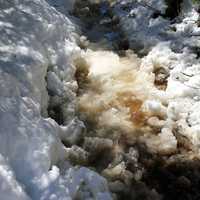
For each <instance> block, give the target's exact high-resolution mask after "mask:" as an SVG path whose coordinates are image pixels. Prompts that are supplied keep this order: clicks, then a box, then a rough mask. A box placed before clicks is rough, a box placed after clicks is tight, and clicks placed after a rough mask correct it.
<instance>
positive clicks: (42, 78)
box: [0, 0, 111, 200]
mask: <svg viewBox="0 0 200 200" xmlns="http://www.w3.org/2000/svg"><path fill="white" fill-rule="evenodd" d="M68 2H69V4H68ZM72 3H73V2H70V1H66V7H67V8H69V7H68V6H72V5H73V4H72ZM66 10H67V9H66ZM75 30H76V27H75V26H74V25H73V23H72V21H70V19H69V18H68V17H66V16H64V15H62V14H60V13H59V12H58V11H56V9H55V8H53V7H51V6H50V5H49V4H48V3H47V2H46V1H44V0H34V1H33V0H20V1H18V0H13V1H0V35H1V37H0V55H1V56H0V138H1V139H0V199H3V200H12V199H14V198H15V199H20V200H25V199H26V200H27V199H35V200H36V199H37V200H38V199H46V200H50V199H51V200H53V199H66V200H68V199H74V198H75V196H76V195H78V193H79V192H80V193H83V194H81V195H87V197H88V199H89V198H93V197H94V198H95V199H102V200H105V199H111V197H110V195H109V193H107V191H108V188H107V185H106V181H105V179H103V178H101V177H100V176H99V175H97V174H96V173H94V172H92V171H90V170H89V169H84V168H80V169H79V168H77V169H74V168H71V167H70V165H69V166H68V168H66V170H65V171H64V172H63V173H62V175H61V172H60V169H59V168H58V167H56V166H55V165H56V164H57V163H58V162H59V161H60V160H63V159H65V158H66V155H65V153H66V149H65V147H64V145H63V144H62V142H61V139H62V140H67V139H68V137H69V136H71V139H70V141H71V142H72V143H74V142H75V141H76V135H77V134H81V133H80V132H81V130H82V129H83V125H82V123H81V122H80V121H79V120H77V119H76V118H75V108H76V98H75V97H76V90H77V84H76V82H75V80H74V72H75V68H74V67H73V65H72V60H73V58H74V56H75V54H78V53H79V51H80V50H79V48H77V46H76V44H75V41H76V37H77V34H76V31H75ZM55 99H56V100H57V101H56V100H55ZM64 100H65V104H64V105H63V107H62V108H61V110H62V112H63V115H66V116H67V118H65V119H66V120H65V121H64V122H63V125H62V126H59V125H58V124H57V123H56V122H55V121H54V120H52V119H49V118H46V117H47V116H48V107H49V104H55V102H59V101H64ZM74 123H76V124H77V126H74ZM64 124H65V125H64ZM74 134H75V135H74ZM89 177H90V178H91V179H92V180H95V184H96V187H95V188H93V185H92V187H91V185H90V184H91V183H89V180H88V179H89ZM77 180H79V182H77ZM70 181H71V182H70ZM69 182H70V185H69ZM83 184H84V188H83V190H84V191H85V192H82V189H81V188H82V185H83ZM78 190H79V191H78Z"/></svg>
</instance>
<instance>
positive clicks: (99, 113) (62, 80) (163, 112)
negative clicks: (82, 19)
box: [0, 0, 200, 200]
mask: <svg viewBox="0 0 200 200" xmlns="http://www.w3.org/2000/svg"><path fill="white" fill-rule="evenodd" d="M140 2H142V1H140ZM74 3H75V2H74V1H73V0H71V1H62V0H58V1H56V2H55V1H53V0H46V1H45V0H12V1H1V0H0V35H1V37H0V138H1V139H0V199H2V200H13V199H17V200H29V199H32V200H38V199H41V200H71V199H75V198H79V199H87V200H90V199H91V200H92V199H97V200H110V199H112V197H111V194H110V192H109V189H108V184H107V181H106V179H105V178H103V177H102V176H100V175H99V174H98V173H96V172H94V171H92V170H90V169H89V168H86V167H83V166H76V167H75V166H72V164H74V163H73V162H77V161H78V162H79V163H78V164H80V165H82V162H87V160H88V152H86V151H85V150H84V149H82V148H81V147H79V146H77V144H78V143H79V141H80V140H81V139H82V138H83V137H85V131H86V127H85V125H84V123H83V122H82V121H80V119H79V118H78V117H77V113H76V112H77V107H78V106H79V111H80V112H81V113H80V115H81V117H82V119H87V120H89V121H92V122H95V125H96V130H95V131H94V132H95V133H94V134H96V135H94V136H95V138H93V139H91V138H85V143H84V145H85V146H86V147H87V146H90V144H91V146H93V147H94V148H96V149H98V148H99V149H100V148H101V147H102V148H103V147H105V148H112V146H113V144H114V143H113V141H112V139H113V138H112V136H113V137H116V134H121V133H122V132H123V133H125V134H127V135H128V136H129V139H136V138H137V139H139V140H140V141H142V142H145V143H146V145H147V147H148V149H149V151H151V152H153V153H158V154H161V155H163V154H164V155H168V154H169V155H170V154H174V153H176V151H177V148H178V142H179V141H178V138H177V134H178V135H181V136H184V137H185V138H187V141H188V144H190V145H191V149H192V151H193V152H195V153H197V154H199V145H200V114H199V110H200V64H199V58H198V57H197V54H196V52H195V51H194V47H198V45H199V38H198V37H197V36H196V35H198V34H199V33H200V29H199V27H198V26H197V25H196V23H194V20H198V13H197V12H196V10H195V7H193V5H191V4H190V3H189V1H188V0H184V4H183V6H184V13H183V14H184V15H183V16H181V20H179V21H175V22H174V23H173V27H175V28H176V30H175V31H172V30H171V28H172V27H171V26H172V24H170V21H169V19H166V18H163V17H161V16H160V17H157V18H152V14H153V13H154V11H153V10H151V9H147V8H145V7H144V6H141V4H136V3H134V2H130V1H128V0H123V1H119V2H118V3H117V4H116V5H115V7H114V13H115V15H118V16H119V17H120V25H121V28H122V29H123V31H124V34H125V35H126V37H127V38H128V40H129V42H130V45H131V48H133V49H135V50H136V52H139V53H142V54H143V55H144V54H146V56H144V57H143V58H139V57H138V56H137V55H136V53H134V52H132V51H127V52H126V56H124V57H120V56H119V55H117V54H115V53H113V52H111V51H92V50H86V51H83V50H81V49H80V48H79V47H78V46H77V44H76V42H77V41H78V40H79V39H80V38H79V35H78V33H79V32H80V30H79V27H77V26H76V25H75V24H76V22H75V21H74V20H75V19H74V18H72V17H71V16H70V15H69V12H70V11H71V9H72V8H73V6H74ZM126 5H129V7H128V8H129V10H126V9H124V8H125V6H126ZM149 5H151V6H153V7H154V8H156V9H158V10H160V11H161V12H162V13H163V12H165V9H166V5H165V3H164V1H163V0H151V1H149ZM186 5H187V6H186ZM30 27H31V28H30ZM82 39H83V38H82ZM80 58H81V62H82V61H83V63H81V62H80V63H78V65H83V66H84V67H85V68H87V69H85V70H86V72H89V73H88V77H87V78H88V80H89V87H86V88H84V86H83V90H82V91H81V94H80V96H79V98H77V90H78V84H77V82H76V80H75V71H76V67H82V66H74V62H73V61H74V60H76V59H80ZM160 69H162V70H161V72H162V73H160V74H159V75H158V78H159V80H161V81H162V79H166V80H164V81H166V83H165V82H164V84H163V85H162V86H161V87H160V88H159V87H158V86H156V84H155V80H156V78H157V77H156V76H157V74H156V72H157V71H159V70H160ZM87 86H88V85H87ZM49 107H51V108H54V107H59V109H60V112H61V115H62V116H63V122H62V123H61V124H58V123H57V122H56V121H55V120H54V119H52V118H49V116H48V114H49V113H48V112H50V111H49ZM58 114H59V113H58ZM108 134H110V135H109V136H108ZM112 134H113V135H112ZM97 136H101V137H102V136H103V137H104V136H106V138H109V139H105V138H104V139H103V138H101V139H99V138H98V137H97ZM87 142H88V143H87ZM63 143H65V144H67V145H69V147H67V148H66V147H65V146H64V145H63ZM100 144H101V145H100ZM91 146H90V148H91ZM119 148H120V147H119ZM76 164H77V163H76ZM123 169H124V163H123V162H122V163H121V164H119V165H117V167H116V168H114V169H113V171H112V170H111V171H107V172H106V171H105V173H107V175H110V176H112V175H113V176H115V175H116V174H117V175H118V174H119V173H121V171H122V170H123ZM117 175H116V176H117Z"/></svg>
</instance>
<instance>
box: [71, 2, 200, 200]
mask: <svg viewBox="0 0 200 200" xmlns="http://www.w3.org/2000/svg"><path fill="white" fill-rule="evenodd" d="M91 2H93V1H90V2H89V1H87V0H85V1H78V2H77V3H76V5H75V9H74V11H73V15H74V16H75V17H77V18H78V19H79V20H80V22H81V24H82V33H83V35H82V36H81V38H80V47H81V48H82V49H83V50H84V52H83V55H82V56H81V57H80V58H78V59H77V60H75V61H74V64H75V66H76V67H77V71H76V74H75V76H76V79H77V82H78V85H79V90H78V92H77V96H78V99H79V110H78V114H79V117H80V118H81V119H82V120H83V121H84V122H85V124H86V126H87V133H86V137H85V138H84V141H83V143H82V144H81V145H80V146H81V148H83V149H84V150H85V151H86V152H87V153H88V155H89V156H88V160H87V162H85V163H86V164H85V165H87V166H88V167H91V168H92V169H94V170H96V171H98V172H99V173H100V174H101V175H103V176H104V177H106V178H107V180H108V182H109V187H110V191H111V192H112V193H113V199H121V200H126V199H133V200H146V199H148V200H157V199H159V200H161V199H164V200H169V199H170V200H171V199H172V200H173V199H176V200H177V199H178V200H179V199H180V200H184V199H185V200H189V199H191V200H193V199H200V193H199V192H198V188H199V187H200V167H199V166H200V163H199V161H198V160H194V159H193V160H192V159H191V160H188V159H187V156H185V155H183V154H181V153H180V152H179V151H180V149H177V152H174V153H172V154H170V155H159V154H158V153H152V152H150V151H149V150H148V148H147V146H146V145H145V143H144V142H143V141H142V140H140V136H141V135H144V134H155V135H156V134H158V132H159V131H160V129H157V128H155V127H152V126H149V125H148V119H149V118H150V117H157V118H161V116H159V115H158V116H156V115H154V114H152V113H149V112H148V111H146V110H145V109H144V105H143V104H144V101H145V100H147V99H148V98H149V90H150V88H154V87H156V88H158V89H160V90H165V89H166V87H167V77H168V75H166V73H165V72H163V71H162V70H163V69H159V70H157V71H155V72H154V73H155V75H156V76H155V79H152V77H151V76H150V75H146V74H145V76H143V75H144V74H143V72H142V71H140V63H141V59H140V58H138V57H137V55H136V54H134V53H133V52H132V51H130V50H129V51H126V50H128V48H129V44H128V41H127V40H126V37H125V35H124V34H123V32H122V31H121V30H120V26H119V19H118V18H117V17H116V16H114V14H113V12H112V5H111V4H110V3H109V2H107V1H104V2H102V3H95V2H93V3H91ZM141 76H143V77H141ZM149 86H150V87H149ZM177 140H178V138H177ZM180 141H181V140H178V148H179V147H180V148H182V147H181V146H182V144H181V142H180ZM82 164H83V163H82Z"/></svg>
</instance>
